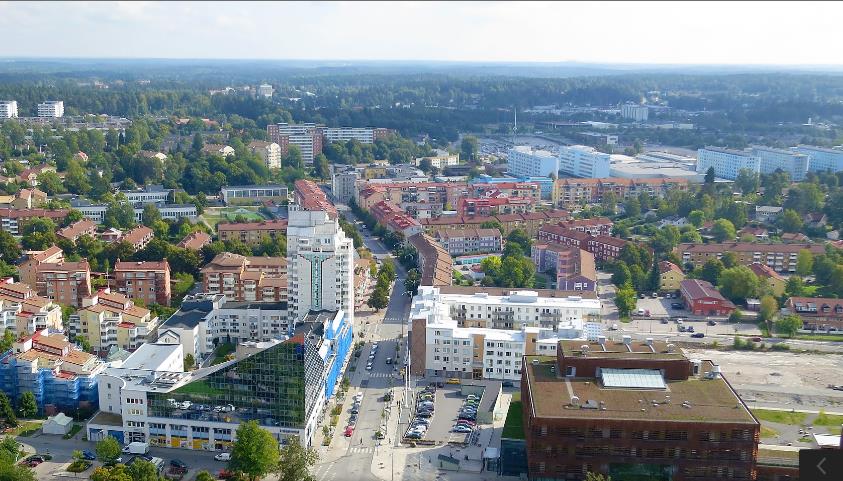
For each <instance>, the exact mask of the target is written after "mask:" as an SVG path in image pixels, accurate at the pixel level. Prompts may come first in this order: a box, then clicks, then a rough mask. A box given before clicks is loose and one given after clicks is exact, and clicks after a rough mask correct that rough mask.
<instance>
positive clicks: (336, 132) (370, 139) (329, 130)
mask: <svg viewBox="0 0 843 481" xmlns="http://www.w3.org/2000/svg"><path fill="white" fill-rule="evenodd" d="M322 135H324V136H325V138H326V139H327V140H328V142H348V141H349V140H356V141H358V142H360V143H361V144H373V143H375V129H374V128H372V127H323V128H322Z"/></svg>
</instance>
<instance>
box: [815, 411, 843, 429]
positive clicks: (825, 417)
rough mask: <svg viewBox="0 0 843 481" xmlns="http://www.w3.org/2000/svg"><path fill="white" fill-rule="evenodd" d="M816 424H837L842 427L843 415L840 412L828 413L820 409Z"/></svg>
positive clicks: (836, 425)
mask: <svg viewBox="0 0 843 481" xmlns="http://www.w3.org/2000/svg"><path fill="white" fill-rule="evenodd" d="M813 424H814V426H835V427H840V425H841V424H843V416H841V415H839V414H826V413H825V411H820V413H819V414H818V415H817V417H816V418H815V419H814V423H813Z"/></svg>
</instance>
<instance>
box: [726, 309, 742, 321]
mask: <svg viewBox="0 0 843 481" xmlns="http://www.w3.org/2000/svg"><path fill="white" fill-rule="evenodd" d="M742 320H743V313H742V312H741V310H740V309H735V310H734V311H732V313H731V314H729V322H741V321H742Z"/></svg>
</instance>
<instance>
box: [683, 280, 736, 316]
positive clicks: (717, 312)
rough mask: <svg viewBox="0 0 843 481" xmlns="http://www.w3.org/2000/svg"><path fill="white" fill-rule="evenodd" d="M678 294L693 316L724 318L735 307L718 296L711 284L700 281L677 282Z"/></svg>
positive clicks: (718, 292) (721, 296)
mask: <svg viewBox="0 0 843 481" xmlns="http://www.w3.org/2000/svg"><path fill="white" fill-rule="evenodd" d="M679 293H680V295H681V296H682V301H683V303H684V304H685V308H686V309H688V311H690V312H691V314H693V315H695V316H720V317H725V316H728V315H729V314H731V313H732V311H734V310H735V305H734V304H732V303H731V302H730V301H729V300H728V299H726V298H725V297H723V295H722V294H720V291H718V290H717V289H715V288H714V286H712V285H711V283H709V282H706V281H703V280H700V279H685V280H684V281H681V282H679Z"/></svg>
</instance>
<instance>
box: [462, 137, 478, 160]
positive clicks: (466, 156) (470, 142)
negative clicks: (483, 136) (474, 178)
mask: <svg viewBox="0 0 843 481" xmlns="http://www.w3.org/2000/svg"><path fill="white" fill-rule="evenodd" d="M479 145H480V144H479V142H478V141H477V137H475V136H473V135H466V136H464V137H463V138H462V142H461V143H460V155H461V156H462V158H463V160H465V162H466V163H469V164H471V163H474V162H475V161H476V160H477V152H478V151H479V150H480V147H479Z"/></svg>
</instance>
